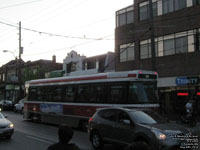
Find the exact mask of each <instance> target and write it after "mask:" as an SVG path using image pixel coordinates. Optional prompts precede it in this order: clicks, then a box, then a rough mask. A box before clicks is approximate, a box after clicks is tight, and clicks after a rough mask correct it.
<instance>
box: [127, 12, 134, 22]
mask: <svg viewBox="0 0 200 150" xmlns="http://www.w3.org/2000/svg"><path fill="white" fill-rule="evenodd" d="M133 22H134V11H129V12H127V24H130V23H133Z"/></svg>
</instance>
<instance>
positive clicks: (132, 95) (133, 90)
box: [128, 82, 156, 104]
mask: <svg viewBox="0 0 200 150" xmlns="http://www.w3.org/2000/svg"><path fill="white" fill-rule="evenodd" d="M155 94H156V86H155V85H153V84H151V83H143V82H140V83H137V82H132V83H130V86H129V95H128V103H130V104H134V103H153V102H155V101H156V96H155Z"/></svg>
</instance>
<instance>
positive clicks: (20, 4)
mask: <svg viewBox="0 0 200 150" xmlns="http://www.w3.org/2000/svg"><path fill="white" fill-rule="evenodd" d="M39 1H43V0H35V1H31V2H25V3H19V4H15V5H10V6H3V7H0V10H1V9H6V8H11V7H16V6H22V5H27V4H32V3H35V2H39Z"/></svg>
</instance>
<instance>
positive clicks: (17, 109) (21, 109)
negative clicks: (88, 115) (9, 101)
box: [14, 99, 25, 112]
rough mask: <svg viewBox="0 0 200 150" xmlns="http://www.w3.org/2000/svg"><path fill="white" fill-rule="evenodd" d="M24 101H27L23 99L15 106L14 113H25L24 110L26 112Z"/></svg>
mask: <svg viewBox="0 0 200 150" xmlns="http://www.w3.org/2000/svg"><path fill="white" fill-rule="evenodd" d="M24 101H25V99H21V100H20V101H19V102H18V103H17V104H15V106H14V112H17V111H20V112H23V110H24Z"/></svg>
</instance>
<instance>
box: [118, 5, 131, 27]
mask: <svg viewBox="0 0 200 150" xmlns="http://www.w3.org/2000/svg"><path fill="white" fill-rule="evenodd" d="M116 20H117V27H120V26H123V25H126V24H130V23H134V9H133V6H129V7H127V8H125V9H122V10H119V11H117V12H116Z"/></svg>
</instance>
